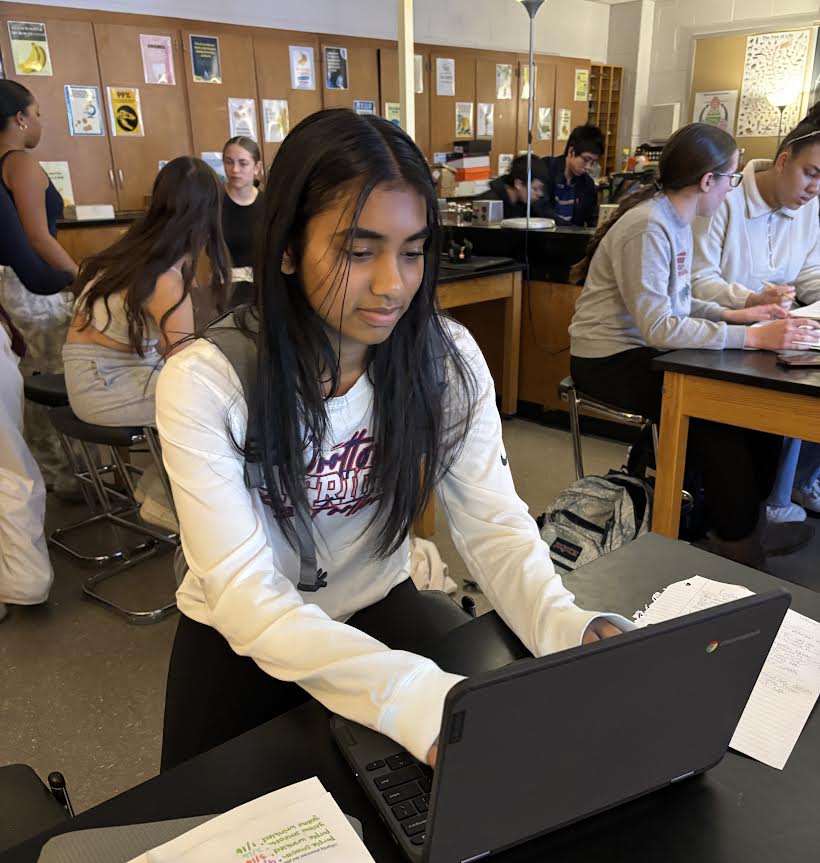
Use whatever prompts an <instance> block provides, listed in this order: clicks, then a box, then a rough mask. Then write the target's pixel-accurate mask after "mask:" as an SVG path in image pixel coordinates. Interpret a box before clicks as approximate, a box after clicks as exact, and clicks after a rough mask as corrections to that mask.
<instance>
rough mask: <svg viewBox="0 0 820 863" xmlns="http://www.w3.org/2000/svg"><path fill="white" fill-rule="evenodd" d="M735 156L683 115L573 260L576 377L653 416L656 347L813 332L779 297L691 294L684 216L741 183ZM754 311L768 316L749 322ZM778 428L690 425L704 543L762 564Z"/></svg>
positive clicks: (710, 345) (813, 338) (734, 344)
mask: <svg viewBox="0 0 820 863" xmlns="http://www.w3.org/2000/svg"><path fill="white" fill-rule="evenodd" d="M737 167H738V150H737V145H736V143H735V141H734V138H732V136H731V135H729V134H727V133H726V132H724V131H722V130H721V129H718V128H716V127H714V126H708V125H705V124H702V123H693V124H691V125H689V126H684V127H683V128H682V129H679V130H678V131H677V132H675V134H674V135H672V137H671V138H670V139H669V141H668V142H667V143H666V145H665V146H664V148H663V152H662V153H661V158H660V163H659V170H660V178H659V183H658V186H657V187H655V186H646V187H645V188H644V189H642V190H640V191H639V192H637V193H635V195H633V196H631V197H629V198H626V199H625V200H624V201H623V202H622V203H621V205H620V207H619V208H618V210H617V211H616V213H615V216H614V218H613V219H612V220H610V221H609V222H607V223H606V224H605V225H603V226H601V227H600V228H599V229H598V231H597V232H596V234H595V235H594V236H593V238H592V240H591V241H590V245H589V248H588V250H587V256H586V258H585V259H584V260H583V261H582V262H581V263H580V264H579V265H578V266H577V267H576V268H575V270H574V275H575V278H576V280H577V281H584V289H583V291H582V292H581V296H580V297H579V298H578V302H577V304H576V308H575V316H574V317H573V319H572V324H571V326H570V337H571V345H570V353H571V369H572V377H573V379H574V381H575V383H576V384H577V386H578V388H579V389H580V390H581V391H583V392H585V393H588V394H589V395H590V396H593V397H595V398H599V399H602V400H603V401H605V402H608V403H609V404H613V405H616V406H618V407H621V408H624V409H626V410H630V411H634V412H636V413H639V414H642V415H643V416H646V417H649V418H651V419H653V420H654V421H655V422H658V421H659V420H660V414H661V397H662V389H663V374H662V373H661V372H658V371H656V370H654V369H653V368H652V360H653V359H654V358H655V357H656V356H658V355H659V354H660V353H663V352H664V351H670V350H676V349H678V348H706V349H713V350H721V349H724V348H759V349H769V350H779V349H782V348H788V349H792V348H800V347H802V346H804V345H806V344H813V343H817V342H818V334H819V333H820V331H819V330H818V329H817V324H815V323H814V322H813V321H811V322H803V323H801V322H799V321H797V320H794V319H792V318H788V317H787V313H786V311H785V310H784V309H783V307H782V305H781V304H780V303H779V302H776V303H771V304H764V305H757V306H751V307H748V308H740V309H729V308H725V307H724V306H722V305H720V304H718V303H717V302H706V301H703V300H698V299H693V298H692V290H691V269H692V227H691V226H692V222H693V221H694V220H695V218H696V217H697V216H704V217H710V216H712V215H713V214H714V213H715V211H716V210H717V209H718V208H719V207H720V205H721V204H722V203H723V201H724V199H725V198H726V195H727V194H728V193H729V190H730V189H731V188H732V187H733V186H737V185H739V183H740V181H741V179H742V175H741V174H739V173H737ZM716 298H717V297H716ZM727 305H728V303H727ZM752 322H765V323H763V324H762V326H759V327H747V326H745V325H746V324H750V323H752ZM661 432H663V429H661ZM780 440H781V439H780V438H777V437H775V436H773V435H767V434H762V433H760V432H754V431H749V430H746V429H741V428H736V427H734V426H728V425H721V424H718V423H710V422H704V421H701V420H697V421H695V420H693V421H692V422H691V423H690V429H689V449H688V455H689V456H693V457H694V458H695V460H696V461H697V462H698V464H699V466H700V467H701V470H702V472H703V483H704V490H705V494H706V515H707V519H708V522H709V524H710V526H711V530H712V533H711V535H710V547H711V548H712V550H713V551H715V552H717V553H719V554H721V555H723V556H725V557H729V558H732V559H734V560H738V561H739V562H741V563H746V564H748V565H750V566H756V567H758V568H761V569H762V568H765V564H766V561H765V555H764V550H763V547H762V544H761V541H760V533H759V532H758V531H757V530H756V528H757V527H758V521H759V518H760V511H761V505H762V503H763V502H764V501H765V500H766V498H767V497H768V495H769V493H770V491H771V488H772V484H773V482H774V476H775V471H776V469H777V460H778V453H779V450H780Z"/></svg>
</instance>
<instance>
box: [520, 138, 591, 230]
mask: <svg viewBox="0 0 820 863" xmlns="http://www.w3.org/2000/svg"><path fill="white" fill-rule="evenodd" d="M603 153H604V136H603V133H602V132H601V130H600V129H599V128H598V127H597V126H591V125H589V124H587V125H584V126H576V127H575V128H574V129H573V130H572V133H571V134H570V136H569V140H568V141H567V146H566V147H565V148H564V155H563V156H550V157H549V158H546V159H544V162H545V164H546V168H547V180H546V182H545V183H544V197H543V199H542V200H541V201H539V203H538V207H537V208H534V209H533V212H534V213H536V215H538V216H546V217H547V218H550V219H555V223H556V224H557V225H578V226H579V227H591V228H594V227H595V226H596V225H597V224H598V189H597V188H596V186H595V181H594V180H593V179H592V177H591V175H590V173H589V171H590V168H592V166H593V165H595V164H596V163H597V162H598V160H599V159H600V158H601V156H602V155H603Z"/></svg>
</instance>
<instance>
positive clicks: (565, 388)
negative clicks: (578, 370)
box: [558, 375, 575, 396]
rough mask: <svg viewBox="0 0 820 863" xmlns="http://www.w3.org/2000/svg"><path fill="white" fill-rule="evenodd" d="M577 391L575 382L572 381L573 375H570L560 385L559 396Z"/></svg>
mask: <svg viewBox="0 0 820 863" xmlns="http://www.w3.org/2000/svg"><path fill="white" fill-rule="evenodd" d="M573 389H575V381H574V380H573V379H572V376H571V375H568V376H567V377H565V378H564V380H562V381H561V383H560V384H558V394H559V395H562V396H563V395H566V394H567V393H568V392H569V391H570V390H573Z"/></svg>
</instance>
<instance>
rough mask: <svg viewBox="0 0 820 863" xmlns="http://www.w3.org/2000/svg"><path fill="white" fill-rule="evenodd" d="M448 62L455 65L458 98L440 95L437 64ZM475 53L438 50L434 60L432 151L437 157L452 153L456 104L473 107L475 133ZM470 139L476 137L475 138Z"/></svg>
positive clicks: (432, 73) (431, 106) (432, 67)
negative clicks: (442, 61) (448, 60)
mask: <svg viewBox="0 0 820 863" xmlns="http://www.w3.org/2000/svg"><path fill="white" fill-rule="evenodd" d="M439 58H448V59H452V60H454V61H455V78H456V80H455V96H439V95H437V94H436V80H437V74H436V61H437V60H438V59H439ZM475 71H476V70H475V52H473V51H466V50H463V49H458V48H452V49H450V48H437V49H434V50H433V52H432V54H431V57H430V85H431V93H430V149H431V150H432V151H433V153H449V152H450V151H451V150H452V149H453V141H455V140H457V136H456V102H470V103H471V104H472V105H473V131H474V132H475V123H476V117H475V92H476V91H475ZM469 137H471V138H472V137H475V135H474V134H473V135H471V136H469Z"/></svg>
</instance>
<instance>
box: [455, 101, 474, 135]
mask: <svg viewBox="0 0 820 863" xmlns="http://www.w3.org/2000/svg"><path fill="white" fill-rule="evenodd" d="M472 137H473V103H472V102H456V138H472Z"/></svg>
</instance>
